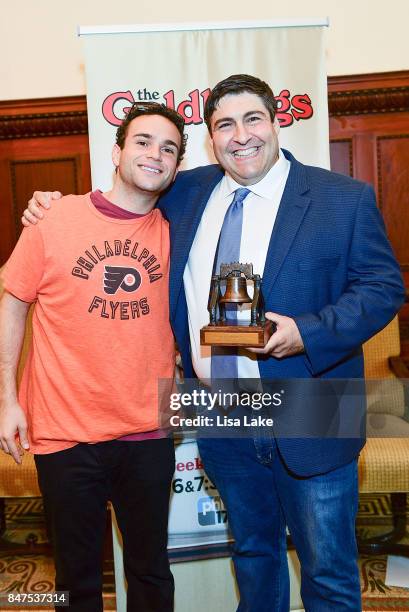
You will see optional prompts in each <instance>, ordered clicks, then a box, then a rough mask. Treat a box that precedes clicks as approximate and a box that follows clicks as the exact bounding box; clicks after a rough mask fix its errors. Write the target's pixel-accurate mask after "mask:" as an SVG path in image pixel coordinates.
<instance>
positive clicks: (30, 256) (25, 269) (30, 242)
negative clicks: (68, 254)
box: [1, 225, 45, 302]
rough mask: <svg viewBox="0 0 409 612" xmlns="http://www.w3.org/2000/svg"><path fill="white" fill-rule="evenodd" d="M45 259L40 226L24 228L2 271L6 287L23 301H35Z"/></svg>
mask: <svg viewBox="0 0 409 612" xmlns="http://www.w3.org/2000/svg"><path fill="white" fill-rule="evenodd" d="M44 260H45V257H44V242H43V237H42V234H41V232H40V230H39V228H38V226H37V225H32V226H31V227H27V228H24V229H23V231H22V233H21V236H20V238H19V240H18V242H17V244H16V246H15V248H14V251H13V252H12V254H11V255H10V258H9V260H8V261H7V263H6V265H5V267H4V270H3V271H2V275H1V276H2V280H3V285H4V288H5V289H6V290H7V291H8V292H9V293H11V294H12V295H14V296H15V297H16V298H18V299H19V300H22V301H23V302H34V301H35V300H36V299H37V294H38V291H39V287H40V283H41V279H42V277H43V274H44Z"/></svg>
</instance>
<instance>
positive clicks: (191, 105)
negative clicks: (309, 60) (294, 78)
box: [102, 89, 314, 128]
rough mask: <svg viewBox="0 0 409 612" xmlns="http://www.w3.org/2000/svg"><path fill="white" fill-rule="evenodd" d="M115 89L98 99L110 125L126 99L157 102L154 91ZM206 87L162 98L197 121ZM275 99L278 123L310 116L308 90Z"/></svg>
mask: <svg viewBox="0 0 409 612" xmlns="http://www.w3.org/2000/svg"><path fill="white" fill-rule="evenodd" d="M135 94H136V95H135V96H134V95H133V94H132V92H131V91H129V90H128V91H115V92H112V93H110V94H109V95H108V96H107V97H106V98H105V100H104V101H103V103H102V115H103V117H104V119H105V120H106V121H108V123H110V124H111V125H114V126H116V127H117V126H118V125H120V124H121V122H122V119H123V114H124V112H125V113H127V112H128V110H129V108H130V107H129V106H127V103H128V102H129V103H131V104H133V103H134V102H137V101H138V102H141V103H143V102H147V101H150V100H154V101H156V102H161V100H160V94H159V92H158V91H152V92H151V91H147V90H146V89H139V90H138V91H137V92H135ZM209 94H210V89H205V90H203V91H199V89H192V91H190V92H189V93H188V94H187V98H186V99H185V100H181V101H180V102H178V103H177V102H176V97H175V92H174V90H173V89H170V90H169V91H167V92H166V93H164V94H163V96H162V97H163V99H164V101H165V104H166V106H167V107H168V108H172V109H173V110H176V111H177V112H178V113H179V114H180V115H182V117H183V118H184V120H185V123H186V125H200V124H201V123H203V110H204V106H205V104H206V100H207V98H208V97H209ZM275 99H276V100H277V103H278V110H277V119H278V121H279V123H280V127H282V128H283V127H289V126H290V125H292V124H293V122H294V120H295V121H300V120H306V119H311V117H312V116H313V114H314V109H313V105H312V102H311V98H310V96H309V95H308V93H303V94H301V93H297V94H292V93H291V92H290V90H289V89H282V90H281V91H280V93H279V95H278V96H275Z"/></svg>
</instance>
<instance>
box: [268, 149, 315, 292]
mask: <svg viewBox="0 0 409 612" xmlns="http://www.w3.org/2000/svg"><path fill="white" fill-rule="evenodd" d="M284 154H285V156H286V157H287V158H288V159H290V161H291V167H290V172H289V174H288V178H287V183H286V186H285V189H284V192H283V196H282V198H281V202H280V206H279V209H278V213H277V218H276V221H275V223H274V228H273V231H272V233H271V239H270V244H269V248H268V251H267V256H266V263H265V266H264V273H263V281H262V291H263V296H264V299H265V300H266V301H267V299H268V296H269V295H270V294H271V292H272V290H273V287H274V283H275V281H276V279H277V276H278V273H279V272H280V268H281V266H282V265H283V263H284V260H285V258H286V257H287V254H288V252H289V250H290V248H291V245H292V243H293V241H294V238H295V236H296V234H297V232H298V229H299V227H300V224H301V222H302V220H303V218H304V215H305V213H306V211H307V209H308V206H309V204H310V202H311V198H310V197H309V196H308V193H307V192H308V191H309V186H308V181H307V177H306V172H305V168H304V166H303V165H302V164H300V163H299V162H298V161H297V160H296V159H295V158H294V157H293V156H292V155H291V154H290V153H288V152H287V151H284Z"/></svg>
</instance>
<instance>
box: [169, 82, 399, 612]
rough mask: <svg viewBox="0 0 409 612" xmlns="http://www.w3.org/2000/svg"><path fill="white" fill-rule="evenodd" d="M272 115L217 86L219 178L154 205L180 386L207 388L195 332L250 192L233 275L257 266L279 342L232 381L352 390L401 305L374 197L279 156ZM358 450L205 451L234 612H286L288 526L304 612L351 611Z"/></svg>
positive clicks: (265, 445) (258, 91)
mask: <svg viewBox="0 0 409 612" xmlns="http://www.w3.org/2000/svg"><path fill="white" fill-rule="evenodd" d="M275 110H276V106H275V100H274V96H273V93H272V91H271V89H270V88H269V86H268V85H267V84H265V83H263V82H262V81H260V80H259V79H255V78H254V77H250V76H246V75H235V76H232V77H229V78H228V79H225V80H224V81H222V82H220V83H218V84H217V85H216V87H215V88H214V89H213V91H212V93H211V94H210V97H209V99H208V101H207V104H206V109H205V120H206V123H207V126H208V128H209V133H210V136H211V139H212V144H213V149H214V153H215V156H216V158H217V160H218V162H219V164H220V165H218V166H207V167H203V168H198V169H195V170H190V171H187V172H181V173H180V174H179V176H178V178H177V180H176V182H175V184H174V186H173V187H172V188H171V190H170V191H169V192H168V194H167V195H165V196H164V197H162V198H161V200H160V206H161V208H162V210H163V212H164V213H165V215H166V216H167V217H168V219H169V220H170V223H171V225H170V227H171V244H172V260H171V277H170V311H171V320H172V325H173V329H174V332H175V336H176V339H177V342H178V346H179V349H180V352H181V355H182V361H183V365H184V369H185V376H187V377H194V376H196V375H198V376H199V377H200V378H203V379H206V378H210V376H209V374H210V372H211V374H212V375H213V369H211V370H210V367H209V362H210V361H211V357H210V355H209V354H206V353H205V350H206V349H205V348H204V347H202V348H200V346H199V343H198V330H199V329H200V327H201V326H202V325H203V324H205V323H206V322H207V320H208V319H207V316H208V315H207V311H206V306H207V302H206V299H205V297H206V295H208V290H209V283H210V275H211V270H212V266H213V260H214V253H215V248H216V245H217V240H218V237H219V234H220V228H221V227H222V223H223V217H224V213H225V212H226V209H227V207H228V206H229V205H230V203H231V200H232V193H233V191H236V190H237V189H238V188H240V187H246V188H248V189H249V190H250V193H249V194H248V195H247V197H246V198H245V200H244V202H243V209H244V210H243V225H242V235H241V248H240V251H239V261H243V262H246V261H251V262H253V263H255V262H257V263H258V265H259V267H258V268H256V269H255V272H256V273H260V274H261V275H262V278H263V281H262V288H263V295H264V300H265V305H266V310H267V311H268V313H269V314H268V315H267V316H268V318H270V319H271V320H274V321H275V322H276V324H277V331H276V333H275V334H273V335H272V337H271V339H270V341H269V342H268V344H267V346H266V348H265V349H264V350H263V351H261V352H262V353H264V354H263V355H259V357H260V358H259V359H258V361H254V359H253V360H252V359H251V358H250V357H251V356H250V355H249V354H247V356H241V357H239V360H240V359H241V360H242V361H241V363H240V364H239V367H238V373H239V375H242V376H246V377H249V378H250V377H253V376H257V375H259V376H260V377H261V378H262V379H293V378H296V379H312V378H324V379H334V378H336V379H350V378H361V377H363V374H364V371H363V357H362V348H361V345H362V343H363V342H365V341H366V340H367V339H368V338H370V337H371V336H372V335H374V334H375V333H376V332H377V331H379V330H380V329H382V328H383V327H384V326H385V325H386V324H387V323H388V322H389V321H390V320H391V319H392V318H393V316H394V315H395V314H396V312H397V310H398V309H399V307H400V305H401V304H402V301H403V295H404V294H403V286H402V280H401V275H400V271H399V266H398V264H397V262H396V260H395V257H394V255H393V253H392V250H391V247H390V244H389V242H388V239H387V238H386V235H385V229H384V225H383V222H382V219H381V216H380V214H379V211H378V208H377V206H376V202H375V198H374V194H373V190H372V188H371V187H370V186H369V185H366V184H364V183H361V182H358V181H355V180H352V179H350V178H347V177H345V176H341V175H338V174H335V173H332V172H328V171H327V170H323V169H320V168H315V167H311V166H305V165H303V164H301V163H299V162H298V161H297V160H296V159H295V158H294V157H293V156H292V155H291V153H289V152H288V151H280V149H279V145H278V137H277V136H278V131H279V127H278V123H277V119H276V118H275ZM220 208H223V210H222V211H221V212H220ZM272 217H273V219H271V218H272ZM253 228H254V229H253ZM256 231H257V233H256ZM226 263H228V262H226ZM200 285H203V286H204V287H205V290H204V293H203V292H202V290H201V288H200ZM201 292H202V293H201ZM198 302H199V303H198ZM188 320H189V325H187V321H188ZM189 326H190V329H189ZM253 357H254V355H253ZM192 362H193V363H192ZM206 362H207V363H206ZM247 362H248V363H247ZM258 372H259V373H258ZM313 403H314V402H311V405H312V406H313ZM309 404H310V402H309V403H308V404H307V403H306V404H305V405H304V406H301V410H302V409H303V408H304V409H305V410H308V409H309V408H310V406H309ZM284 410H285V404H284ZM295 418H297V415H295ZM363 443H364V442H363V440H362V438H360V437H358V436H357V437H354V438H345V437H339V438H338V439H337V438H335V437H332V438H327V439H321V438H317V437H315V438H314V437H310V438H305V439H297V438H294V437H288V438H282V437H280V436H278V437H276V438H268V437H267V438H256V439H254V440H253V439H249V438H246V439H243V438H240V439H232V438H229V439H222V440H220V439H216V438H214V439H211V438H206V439H201V440H199V449H200V453H201V456H202V459H203V461H204V465H205V468H206V470H207V472H208V474H209V476H210V477H211V478H212V479H213V480H214V482H215V484H216V486H217V488H218V490H219V492H220V494H221V496H222V498H223V501H224V503H225V505H226V507H227V513H228V517H229V523H230V525H231V528H232V531H233V535H234V537H235V549H234V563H235V569H236V577H237V581H238V585H239V589H240V596H241V600H240V605H239V608H238V609H239V611H240V612H241V611H243V612H244V611H246V612H250V611H251V612H264V611H265V612H267V611H268V612H273V611H274V612H284V611H287V610H288V608H289V588H288V569H287V559H286V537H285V526H286V525H288V527H289V529H290V532H291V536H292V539H293V542H294V544H295V546H296V549H297V553H298V556H299V558H300V562H301V575H302V598H303V602H304V606H305V609H306V610H309V611H310V612H321V611H322V612H323V611H324V610H325V611H327V610H334V611H335V610H339V611H341V610H342V611H346V610H350V611H351V612H352V611H354V612H357V611H358V610H360V609H361V603H360V586H359V576H358V570H357V563H356V558H357V551H356V543H355V534H354V527H355V515H356V510H357V502H358V483H357V457H358V454H359V451H360V450H361V448H362V446H363Z"/></svg>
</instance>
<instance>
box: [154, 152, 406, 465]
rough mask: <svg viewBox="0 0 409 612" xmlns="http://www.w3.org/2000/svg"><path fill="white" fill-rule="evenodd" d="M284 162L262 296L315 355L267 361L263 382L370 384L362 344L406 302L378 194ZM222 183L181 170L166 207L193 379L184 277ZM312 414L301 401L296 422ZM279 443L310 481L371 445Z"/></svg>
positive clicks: (212, 174) (175, 312)
mask: <svg viewBox="0 0 409 612" xmlns="http://www.w3.org/2000/svg"><path fill="white" fill-rule="evenodd" d="M284 155H285V156H286V158H287V159H289V160H290V161H291V168H290V172H289V176H288V180H287V183H286V187H285V190H284V193H283V196H282V199H281V203H280V206H279V210H278V214H277V218H276V221H275V224H274V229H273V232H272V235H271V239H270V244H269V248H268V251H267V256H266V263H265V268H264V273H263V281H262V290H263V296H264V300H265V306H266V311H272V312H277V313H280V314H283V315H286V316H290V317H293V318H294V319H295V321H296V323H297V326H298V328H299V331H300V333H301V336H302V339H303V342H304V346H305V353H304V354H301V355H296V356H292V357H288V358H284V359H276V358H273V357H266V358H262V359H260V360H259V369H260V375H261V377H262V378H263V379H313V378H320V379H350V378H362V377H363V373H364V370H363V356H362V347H361V345H362V343H363V342H365V341H366V340H367V339H368V338H370V337H371V336H373V335H374V334H375V333H376V332H378V331H379V330H380V329H382V328H383V327H384V326H385V325H386V324H387V323H388V322H389V321H390V320H391V319H392V318H393V317H394V315H395V314H396V312H397V311H398V309H399V307H400V306H401V305H402V303H403V299H404V288H403V283H402V277H401V273H400V269H399V265H398V263H397V261H396V259H395V257H394V254H393V252H392V249H391V246H390V244H389V241H388V239H387V237H386V234H385V227H384V223H383V220H382V217H381V215H380V213H379V210H378V207H377V205H376V201H375V196H374V193H373V189H372V187H370V186H369V185H367V184H365V183H362V182H360V181H356V180H354V179H351V178H349V177H346V176H343V175H339V174H336V173H333V172H329V171H327V170H324V169H322V168H316V167H313V166H306V165H304V164H301V163H300V162H298V161H297V160H296V159H295V158H294V157H293V156H292V155H291V154H290V153H289V152H288V151H284ZM222 176H223V170H222V169H221V167H220V166H217V165H210V166H204V167H202V168H197V169H194V170H187V171H184V172H180V173H179V174H178V176H177V178H176V181H175V183H174V185H173V186H172V188H171V189H170V190H169V191H168V192H167V193H166V194H164V195H163V196H162V197H161V199H160V201H159V207H160V208H161V210H162V211H163V213H164V215H165V216H166V218H167V219H168V220H169V222H170V235H171V267H170V316H171V323H172V327H173V330H174V333H175V337H176V340H177V343H178V346H179V349H180V352H181V356H182V361H183V366H184V370H185V376H186V377H194V376H195V374H194V371H193V367H192V361H191V357H190V344H189V330H188V322H187V306H186V297H185V292H184V286H183V272H184V269H185V265H186V263H187V260H188V257H189V252H190V249H191V246H192V243H193V240H194V237H195V234H196V230H197V228H198V225H199V223H200V219H201V216H202V213H203V211H204V209H205V207H206V204H207V201H208V199H209V197H210V195H211V193H212V191H213V189H214V187H215V185H216V184H217V183H218V182H219V181H220V180H221V178H222ZM207 256H208V254H207V253H203V257H204V258H205V257H207ZM209 283H210V279H209ZM336 393H338V391H336ZM284 407H285V406H284ZM312 409H313V405H312V403H311V402H310V404H308V402H306V403H303V402H299V403H298V406H297V407H296V408H294V409H293V410H292V411H290V415H291V417H290V418H291V419H294V420H297V418H298V416H299V417H300V418H301V419H303V418H305V415H306V412H307V414H309V412H308V411H310V410H312ZM277 443H278V446H279V449H280V452H281V455H282V457H283V458H284V460H285V462H286V465H287V467H288V468H289V469H290V470H291V471H292V472H294V473H295V474H298V475H301V476H308V475H312V474H318V473H324V472H327V471H329V470H331V469H335V468H336V467H339V466H341V465H344V464H346V463H348V462H349V461H351V460H352V459H353V458H354V457H356V456H357V455H358V453H359V451H360V449H361V448H362V446H363V444H364V439H363V437H355V438H345V437H344V438H343V439H335V438H331V439H321V438H312V439H310V438H306V439H299V438H291V437H282V436H278V437H277Z"/></svg>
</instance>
